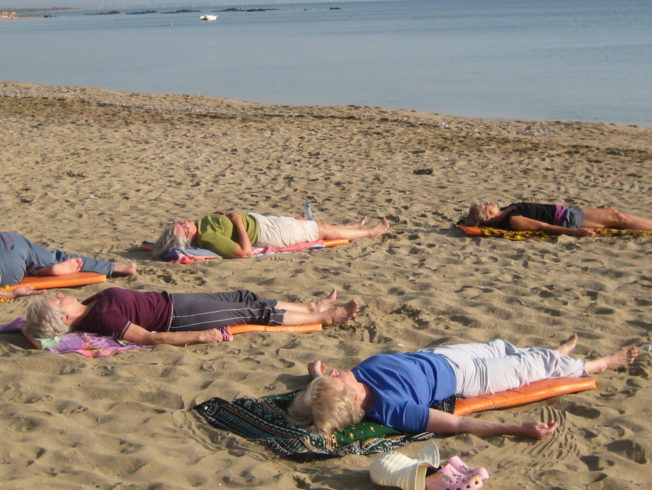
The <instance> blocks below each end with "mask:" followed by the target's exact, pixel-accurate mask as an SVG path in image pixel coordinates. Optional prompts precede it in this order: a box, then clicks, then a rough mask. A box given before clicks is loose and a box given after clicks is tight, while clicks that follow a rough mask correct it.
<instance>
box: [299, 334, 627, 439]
mask: <svg viewBox="0 0 652 490" xmlns="http://www.w3.org/2000/svg"><path fill="white" fill-rule="evenodd" d="M576 344H577V335H575V334H573V335H572V336H571V337H570V338H569V339H568V340H566V341H565V342H564V343H563V344H562V345H561V346H560V347H559V348H557V349H555V350H552V349H542V348H529V349H519V348H518V347H515V346H513V345H512V344H510V343H509V342H506V341H504V340H494V341H491V342H485V343H473V344H458V345H451V346H442V347H435V348H433V349H426V350H422V351H417V352H406V353H397V354H381V355H377V356H373V357H370V358H368V359H366V360H365V361H363V362H362V363H360V364H359V365H358V366H356V367H354V368H353V369H352V370H351V371H341V370H338V369H333V370H331V371H330V373H329V374H328V375H327V371H328V368H327V366H326V364H324V363H323V362H321V361H313V362H311V363H310V364H309V365H308V371H309V373H310V375H311V376H312V377H314V379H313V380H312V381H311V382H310V383H309V384H308V387H307V388H306V390H305V391H303V392H301V393H300V394H299V395H298V396H297V398H296V400H295V401H294V403H293V404H292V405H291V407H290V410H289V414H288V415H289V419H290V421H291V422H293V423H295V424H297V425H311V424H312V425H314V426H315V428H316V429H317V430H319V431H321V432H324V433H326V434H329V433H331V432H333V431H334V430H342V429H344V428H346V427H348V426H350V425H352V424H355V423H357V422H360V421H361V420H362V418H363V417H365V416H366V417H370V418H372V419H375V420H377V421H378V422H380V423H382V424H383V425H386V426H389V427H393V428H395V429H398V430H401V431H403V432H415V433H418V432H424V431H430V432H438V433H446V434H448V433H452V434H457V433H464V432H467V433H471V434H476V435H480V436H488V435H495V434H508V435H520V436H525V437H531V438H534V439H543V438H544V437H547V436H549V435H551V434H552V433H553V432H554V431H555V430H556V429H557V425H558V424H557V422H548V423H545V422H540V421H533V422H523V423H501V422H492V421H488V420H481V419H476V418H471V417H461V416H457V415H452V414H450V413H446V412H443V411H441V410H436V409H434V408H431V407H434V406H437V405H438V404H439V403H440V402H442V401H443V400H446V399H447V398H449V397H451V396H453V395H456V396H462V397H468V396H478V395H484V394H487V393H495V392H499V391H504V390H509V389H513V388H518V387H520V386H524V385H526V384H529V383H532V382H534V381H538V380H541V379H546V378H560V377H566V376H583V375H589V374H595V373H600V372H602V371H605V370H607V369H617V368H620V367H624V366H627V365H629V364H631V363H632V362H634V360H635V359H636V357H637V356H638V353H639V350H638V348H637V347H636V346H634V345H630V346H627V347H623V348H621V349H619V350H617V351H615V352H614V353H612V354H610V355H608V356H605V357H601V358H598V359H594V360H589V361H586V360H583V359H574V358H572V357H569V356H568V354H569V353H570V352H571V351H572V350H573V349H574V348H575V345H576Z"/></svg>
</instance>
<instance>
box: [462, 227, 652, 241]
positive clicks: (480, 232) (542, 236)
mask: <svg viewBox="0 0 652 490" xmlns="http://www.w3.org/2000/svg"><path fill="white" fill-rule="evenodd" d="M457 227H458V228H459V229H460V230H462V231H463V232H464V233H465V234H466V235H468V236H479V237H499V238H506V239H508V240H530V239H532V240H554V239H556V238H559V234H557V233H547V232H545V231H515V230H505V229H503V228H492V227H490V226H469V225H465V224H464V223H457ZM595 231H596V233H597V235H598V237H613V236H624V235H628V236H632V235H652V231H649V230H623V229H620V228H596V230H595Z"/></svg>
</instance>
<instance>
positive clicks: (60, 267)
mask: <svg viewBox="0 0 652 490" xmlns="http://www.w3.org/2000/svg"><path fill="white" fill-rule="evenodd" d="M83 266H84V259H82V258H81V257H72V258H70V259H68V260H64V261H63V262H59V263H58V264H53V265H49V266H47V267H41V268H40V269H39V270H37V271H36V273H37V274H38V275H39V276H61V275H63V274H71V273H73V272H79V271H80V270H81V268H82V267H83Z"/></svg>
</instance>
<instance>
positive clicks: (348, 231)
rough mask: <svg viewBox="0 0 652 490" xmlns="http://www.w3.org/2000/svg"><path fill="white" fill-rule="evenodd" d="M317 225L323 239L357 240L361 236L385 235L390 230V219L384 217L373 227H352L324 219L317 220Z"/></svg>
mask: <svg viewBox="0 0 652 490" xmlns="http://www.w3.org/2000/svg"><path fill="white" fill-rule="evenodd" d="M317 227H318V230H319V238H320V239H321V240H333V239H337V238H346V239H348V240H357V239H359V238H378V237H379V236H381V235H384V234H385V233H387V232H388V231H389V221H387V219H385V218H382V219H381V220H379V221H378V223H377V224H376V225H374V226H372V227H371V228H355V227H353V228H352V227H348V226H345V225H330V224H328V223H324V222H323V221H317Z"/></svg>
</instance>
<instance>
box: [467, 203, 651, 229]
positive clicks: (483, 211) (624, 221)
mask: <svg viewBox="0 0 652 490" xmlns="http://www.w3.org/2000/svg"><path fill="white" fill-rule="evenodd" d="M464 222H465V223H466V224H467V225H472V226H478V225H485V226H489V225H491V226H497V227H502V228H508V229H511V230H518V231H546V232H549V233H559V234H563V235H576V236H595V235H596V233H595V228H624V229H629V230H652V220H651V219H647V218H641V217H639V216H634V215H633V214H625V213H622V212H620V211H618V210H617V209H615V208H578V207H567V206H561V205H558V204H538V203H530V202H519V203H515V204H510V205H509V206H505V207H503V208H501V207H499V206H498V204H496V203H493V202H492V203H485V204H473V205H472V206H471V207H470V208H469V214H468V216H467V217H466V218H465V219H464Z"/></svg>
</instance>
